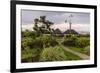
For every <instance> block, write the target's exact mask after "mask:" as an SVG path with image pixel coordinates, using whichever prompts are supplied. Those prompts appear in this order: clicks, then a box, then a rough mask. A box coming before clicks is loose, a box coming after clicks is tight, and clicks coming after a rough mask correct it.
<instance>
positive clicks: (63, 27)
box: [22, 23, 90, 33]
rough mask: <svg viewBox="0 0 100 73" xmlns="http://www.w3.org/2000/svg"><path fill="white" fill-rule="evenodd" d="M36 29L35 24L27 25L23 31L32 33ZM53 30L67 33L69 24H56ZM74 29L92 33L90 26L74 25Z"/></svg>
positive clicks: (23, 27)
mask: <svg viewBox="0 0 100 73" xmlns="http://www.w3.org/2000/svg"><path fill="white" fill-rule="evenodd" d="M33 27H34V24H27V25H22V31H25V30H26V29H27V30H30V31H32V30H33ZM51 28H53V29H57V28H58V29H60V30H61V31H62V32H64V31H66V30H67V29H69V24H68V23H62V24H54V25H52V26H51ZM72 29H74V30H76V31H77V32H88V33H89V32H90V26H89V24H72Z"/></svg>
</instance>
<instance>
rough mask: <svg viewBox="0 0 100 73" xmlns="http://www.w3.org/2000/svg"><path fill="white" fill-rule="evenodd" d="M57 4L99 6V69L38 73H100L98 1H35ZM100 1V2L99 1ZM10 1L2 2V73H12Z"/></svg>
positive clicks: (0, 23) (99, 50) (3, 0)
mask: <svg viewBox="0 0 100 73" xmlns="http://www.w3.org/2000/svg"><path fill="white" fill-rule="evenodd" d="M33 1H43V2H56V3H73V4H89V5H96V4H98V8H99V9H98V13H99V14H98V68H85V69H70V70H55V71H42V72H36V73H44V72H45V73H57V72H58V73H76V72H77V73H99V72H100V53H99V52H100V45H99V44H100V38H99V37H100V33H99V32H100V28H99V27H100V25H99V24H100V20H99V19H100V5H99V3H97V0H33ZM98 1H99V0H98ZM9 67H10V0H0V73H10V68H9Z"/></svg>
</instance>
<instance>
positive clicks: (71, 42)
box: [62, 36, 90, 48]
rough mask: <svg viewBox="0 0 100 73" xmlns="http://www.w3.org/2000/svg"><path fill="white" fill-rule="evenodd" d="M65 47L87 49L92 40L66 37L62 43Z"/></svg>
mask: <svg viewBox="0 0 100 73" xmlns="http://www.w3.org/2000/svg"><path fill="white" fill-rule="evenodd" d="M62 44H63V45H65V46H74V47H81V48H83V47H86V46H88V45H90V39H89V38H88V37H85V38H84V37H77V36H71V37H65V41H64V42H62Z"/></svg>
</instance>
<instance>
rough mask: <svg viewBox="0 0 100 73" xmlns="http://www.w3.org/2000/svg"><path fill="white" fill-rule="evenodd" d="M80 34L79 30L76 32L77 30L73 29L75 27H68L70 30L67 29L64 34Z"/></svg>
mask: <svg viewBox="0 0 100 73" xmlns="http://www.w3.org/2000/svg"><path fill="white" fill-rule="evenodd" d="M70 33H71V34H79V33H78V32H76V31H75V30H73V29H71V30H70V29H68V30H66V31H65V32H64V33H63V34H70Z"/></svg>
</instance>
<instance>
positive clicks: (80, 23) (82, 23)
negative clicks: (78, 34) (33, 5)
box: [21, 10, 90, 32]
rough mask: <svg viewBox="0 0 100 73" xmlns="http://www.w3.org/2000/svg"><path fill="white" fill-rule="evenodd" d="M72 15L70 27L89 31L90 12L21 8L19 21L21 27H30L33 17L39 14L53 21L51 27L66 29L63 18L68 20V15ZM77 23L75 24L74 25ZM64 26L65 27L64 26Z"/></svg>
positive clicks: (37, 16)
mask: <svg viewBox="0 0 100 73" xmlns="http://www.w3.org/2000/svg"><path fill="white" fill-rule="evenodd" d="M71 14H72V15H73V17H72V28H73V29H74V28H75V29H78V30H81V31H86V32H89V31H90V30H89V27H90V25H89V24H90V13H82V12H81V13H79V12H61V11H59V12H58V11H57V12H56V11H34V10H22V11H21V19H22V20H21V21H22V29H30V28H32V26H33V21H34V19H35V18H39V17H40V16H46V20H49V21H51V22H53V23H54V25H53V28H54V29H55V28H59V29H61V30H62V31H64V30H66V29H68V25H67V26H66V24H68V23H66V24H65V20H66V19H67V20H68V17H69V16H70V15H71ZM76 25H77V26H76ZM65 26H66V27H65Z"/></svg>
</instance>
